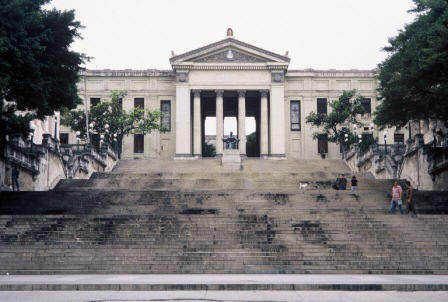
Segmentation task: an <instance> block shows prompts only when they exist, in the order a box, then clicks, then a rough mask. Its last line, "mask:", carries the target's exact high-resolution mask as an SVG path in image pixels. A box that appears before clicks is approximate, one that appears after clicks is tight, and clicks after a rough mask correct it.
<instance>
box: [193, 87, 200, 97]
mask: <svg viewBox="0 0 448 302" xmlns="http://www.w3.org/2000/svg"><path fill="white" fill-rule="evenodd" d="M191 92H193V95H194V97H195V98H198V97H201V90H200V89H192V90H191Z"/></svg>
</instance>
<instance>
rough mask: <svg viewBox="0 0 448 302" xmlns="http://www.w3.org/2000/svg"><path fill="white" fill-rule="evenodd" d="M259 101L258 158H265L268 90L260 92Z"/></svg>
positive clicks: (267, 151)
mask: <svg viewBox="0 0 448 302" xmlns="http://www.w3.org/2000/svg"><path fill="white" fill-rule="evenodd" d="M260 94H261V99H260V103H261V104H260V157H267V156H268V154H269V149H268V90H261V91H260Z"/></svg>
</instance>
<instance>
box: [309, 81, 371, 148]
mask: <svg viewBox="0 0 448 302" xmlns="http://www.w3.org/2000/svg"><path fill="white" fill-rule="evenodd" d="M363 100H364V97H363V96H361V95H359V94H357V91H356V90H350V91H344V92H343V93H342V95H341V96H340V97H339V99H337V100H335V101H332V102H329V106H330V108H331V110H329V113H328V114H324V113H319V114H318V113H316V112H311V113H310V114H309V115H308V116H307V117H306V123H308V124H311V125H312V126H313V127H316V128H318V131H316V132H314V133H313V139H317V138H318V137H319V136H320V135H327V137H328V141H329V142H332V143H337V144H339V145H342V147H343V150H344V152H345V151H346V150H347V148H348V147H349V146H350V145H351V144H352V143H354V142H356V141H357V137H356V135H355V134H354V133H351V132H350V129H349V128H348V127H344V126H346V125H350V124H354V125H360V126H361V125H362V124H361V123H360V122H359V121H358V119H357V118H358V115H360V114H363V113H365V109H364V106H363V103H362V102H363ZM346 134H347V142H346V141H345V139H346V136H345V135H346Z"/></svg>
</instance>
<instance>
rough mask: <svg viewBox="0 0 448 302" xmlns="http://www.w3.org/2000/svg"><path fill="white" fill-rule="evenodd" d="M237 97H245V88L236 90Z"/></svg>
mask: <svg viewBox="0 0 448 302" xmlns="http://www.w3.org/2000/svg"><path fill="white" fill-rule="evenodd" d="M238 97H240V98H244V97H246V90H242V89H240V90H238Z"/></svg>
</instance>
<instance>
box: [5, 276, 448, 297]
mask: <svg viewBox="0 0 448 302" xmlns="http://www.w3.org/2000/svg"><path fill="white" fill-rule="evenodd" d="M39 285H46V286H48V290H40V287H39ZM108 285H109V287H108ZM126 285H134V286H137V288H138V286H144V285H159V286H160V288H167V289H168V290H150V291H148V290H132V291H130V290H120V289H122V288H126ZM176 285H177V286H183V288H188V286H189V285H202V286H206V287H207V288H213V285H219V287H220V288H216V290H180V289H182V288H181V287H179V288H178V289H174V290H171V287H170V286H176ZM229 285H239V286H243V287H242V288H243V290H227V288H228V287H227V286H229ZM266 285H269V286H273V287H274V290H250V288H251V287H252V288H255V289H256V288H257V287H256V286H266ZM275 285H284V286H290V288H295V289H301V288H306V286H308V288H309V290H275ZM325 285H328V286H330V287H328V288H329V289H331V288H333V289H343V287H344V286H347V288H348V289H350V291H349V290H318V289H319V287H321V286H325ZM8 286H12V289H14V290H8ZM89 286H95V289H94V290H89ZM114 286H115V288H116V289H118V290H116V289H115V290H108V288H114ZM244 286H247V287H246V289H249V290H244V289H245V288H244ZM411 286H414V287H415V288H418V287H417V286H420V287H419V290H418V291H412V290H408V289H409V288H412V287H411ZM447 286H448V276H447V275H440V276H435V275H432V276H431V275H420V276H416V275H413V276H411V275H406V276H405V275H276V274H259V275H251V274H235V275H229V274H219V275H214V274H194V275H185V274H176V275H44V276H37V275H15V276H0V289H1V291H0V301H2V302H9V301H14V302H17V301H23V302H27V301H30V302H31V301H32V302H40V301H45V302H48V301H55V302H56V301H61V302H62V301H64V302H69V301H73V302H74V301H102V302H107V301H114V302H118V301H123V302H124V301H127V302H129V301H177V302H179V301H324V302H326V301H328V302H330V301H331V302H336V301H344V302H350V301H361V302H362V301H394V302H396V301H422V299H425V300H426V299H428V301H447V299H448V291H447V289H446V288H447ZM140 288H143V289H144V287H140ZM192 288H194V287H192ZM285 288H287V287H285ZM351 288H355V290H351ZM60 289H65V290H60ZM98 289H102V290H98ZM222 289H224V290H222ZM313 289H317V290H313ZM356 289H358V290H356ZM434 289H436V291H432V290H434ZM440 289H443V290H440Z"/></svg>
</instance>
